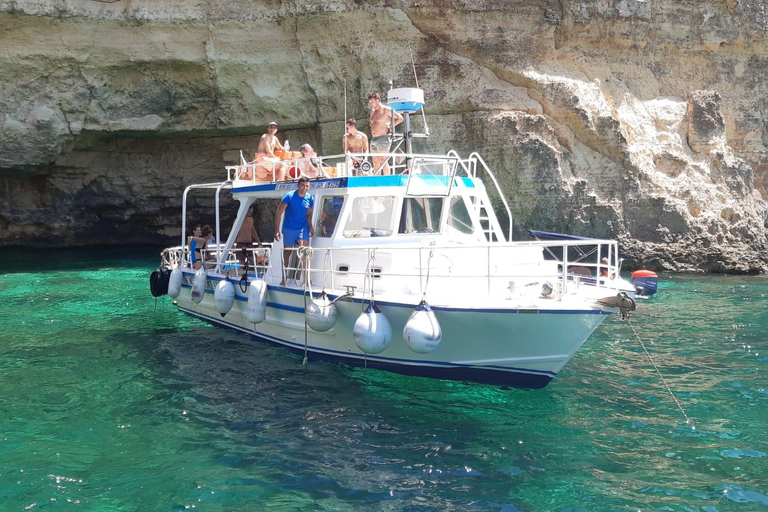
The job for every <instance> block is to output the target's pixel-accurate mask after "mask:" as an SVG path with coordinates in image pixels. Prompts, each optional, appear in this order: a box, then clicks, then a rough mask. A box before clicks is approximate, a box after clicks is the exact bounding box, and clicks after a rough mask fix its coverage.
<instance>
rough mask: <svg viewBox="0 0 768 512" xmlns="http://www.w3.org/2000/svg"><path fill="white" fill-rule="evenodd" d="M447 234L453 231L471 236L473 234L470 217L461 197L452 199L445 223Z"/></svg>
mask: <svg viewBox="0 0 768 512" xmlns="http://www.w3.org/2000/svg"><path fill="white" fill-rule="evenodd" d="M445 224H446V226H448V229H449V232H450V231H451V230H455V231H457V232H459V233H463V234H466V235H471V234H472V233H474V232H475V230H474V228H473V227H472V217H471V216H470V215H469V210H467V205H466V203H465V202H464V198H463V197H452V198H451V205H450V207H449V209H448V218H447V219H446V222H445Z"/></svg>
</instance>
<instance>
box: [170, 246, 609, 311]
mask: <svg viewBox="0 0 768 512" xmlns="http://www.w3.org/2000/svg"><path fill="white" fill-rule="evenodd" d="M596 243H597V244H599V247H607V248H608V253H609V255H610V256H611V260H610V263H609V264H604V263H602V262H601V254H600V251H598V253H597V255H596V256H597V258H596V259H595V260H593V261H585V260H584V259H583V258H582V259H578V258H573V257H571V256H570V254H571V252H572V251H571V249H572V248H582V252H583V250H586V249H587V248H588V247H589V246H591V245H594V244H596ZM223 250H224V249H223V247H221V248H219V247H213V248H211V249H207V250H203V251H202V257H201V258H200V260H199V261H198V262H194V263H191V262H190V259H189V252H188V248H186V247H175V248H170V249H166V250H165V251H163V255H162V261H163V262H164V264H165V263H168V264H169V265H171V264H174V263H175V264H176V265H180V266H182V267H184V268H189V269H192V270H194V269H197V268H200V267H204V268H205V269H206V270H207V271H209V272H211V273H213V274H220V275H224V276H227V277H229V278H239V277H242V275H243V274H244V272H245V270H246V265H245V262H247V263H248V266H247V270H248V274H249V275H250V276H251V277H257V278H263V279H266V280H267V282H268V283H270V284H275V285H276V284H278V283H280V284H283V285H285V286H289V287H296V288H299V289H306V288H310V289H314V290H317V289H320V288H322V289H328V290H335V291H336V293H340V292H342V291H343V290H345V289H348V288H349V287H351V288H352V289H359V290H360V293H363V294H365V293H366V290H367V293H371V290H373V291H374V292H376V293H379V292H391V293H396V294H406V295H420V294H424V293H426V290H428V289H429V290H430V291H431V293H437V294H439V295H442V294H443V293H451V291H452V290H460V293H461V295H462V296H463V297H465V298H470V297H473V296H475V295H477V296H482V295H487V296H500V295H504V296H511V295H516V296H523V295H536V296H539V295H540V294H543V293H544V292H543V291H542V290H544V289H547V287H549V288H550V289H551V290H552V292H551V293H552V297H553V298H563V297H564V296H567V295H569V294H575V293H579V290H580V288H582V289H586V288H584V287H588V289H590V290H596V292H600V290H601V289H604V290H608V289H612V288H615V286H614V284H613V283H612V281H613V280H614V278H617V277H619V274H618V272H619V269H620V260H618V258H617V257H616V255H617V254H618V248H617V243H616V242H615V241H608V240H589V241H581V240H579V241H572V240H567V241H565V240H564V241H557V242H555V241H526V242H513V243H506V242H505V243H493V244H478V245H444V246H438V245H430V246H396V245H393V246H381V247H378V248H374V247H333V248H313V247H308V248H305V247H293V248H288V249H285V251H287V253H288V254H289V255H290V258H289V262H288V264H287V265H286V264H285V263H284V259H283V254H284V253H283V249H277V252H278V254H277V255H275V256H276V257H273V255H272V252H273V251H274V250H276V249H275V247H274V246H272V245H269V244H265V245H263V246H258V247H256V246H254V247H248V248H245V249H242V248H241V249H232V250H230V251H229V252H228V253H227V254H226V255H224V254H223V252H222V251H223ZM603 254H604V253H603ZM222 255H224V256H225V257H224V258H220V256H222ZM217 261H221V262H222V263H221V264H218V263H217ZM168 268H171V267H168Z"/></svg>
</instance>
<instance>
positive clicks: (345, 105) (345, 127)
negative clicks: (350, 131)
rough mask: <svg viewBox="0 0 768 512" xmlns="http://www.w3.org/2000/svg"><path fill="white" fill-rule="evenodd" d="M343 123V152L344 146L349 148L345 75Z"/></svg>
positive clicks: (345, 79) (345, 81) (345, 76)
mask: <svg viewBox="0 0 768 512" xmlns="http://www.w3.org/2000/svg"><path fill="white" fill-rule="evenodd" d="M343 121H344V122H343V123H342V125H341V129H342V130H343V131H344V133H343V134H342V136H341V140H343V141H344V142H343V143H342V145H341V149H342V150H343V149H344V147H345V146H346V147H347V148H349V145H347V75H346V73H345V74H344V119H343Z"/></svg>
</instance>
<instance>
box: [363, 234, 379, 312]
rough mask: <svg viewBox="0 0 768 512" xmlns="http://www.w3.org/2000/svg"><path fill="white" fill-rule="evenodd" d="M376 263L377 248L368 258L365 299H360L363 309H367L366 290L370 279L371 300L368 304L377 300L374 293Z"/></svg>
mask: <svg viewBox="0 0 768 512" xmlns="http://www.w3.org/2000/svg"><path fill="white" fill-rule="evenodd" d="M374 264H376V249H372V250H371V256H370V258H368V264H367V265H366V266H365V276H363V299H362V300H361V301H360V306H361V308H362V311H365V307H364V305H365V292H366V290H367V288H368V281H370V282H371V300H370V301H369V302H368V305H371V304H375V303H376V300H375V298H374V294H373V266H374Z"/></svg>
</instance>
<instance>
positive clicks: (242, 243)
mask: <svg viewBox="0 0 768 512" xmlns="http://www.w3.org/2000/svg"><path fill="white" fill-rule="evenodd" d="M254 242H256V243H257V244H259V245H261V239H259V234H258V233H257V232H256V226H255V225H254V222H253V206H249V207H248V213H246V214H245V219H243V225H242V226H240V231H238V232H237V238H236V239H235V249H242V248H246V249H250V248H252V247H253V243H254ZM237 259H238V260H239V261H240V263H243V262H245V253H244V252H243V251H239V252H238V253H237Z"/></svg>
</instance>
